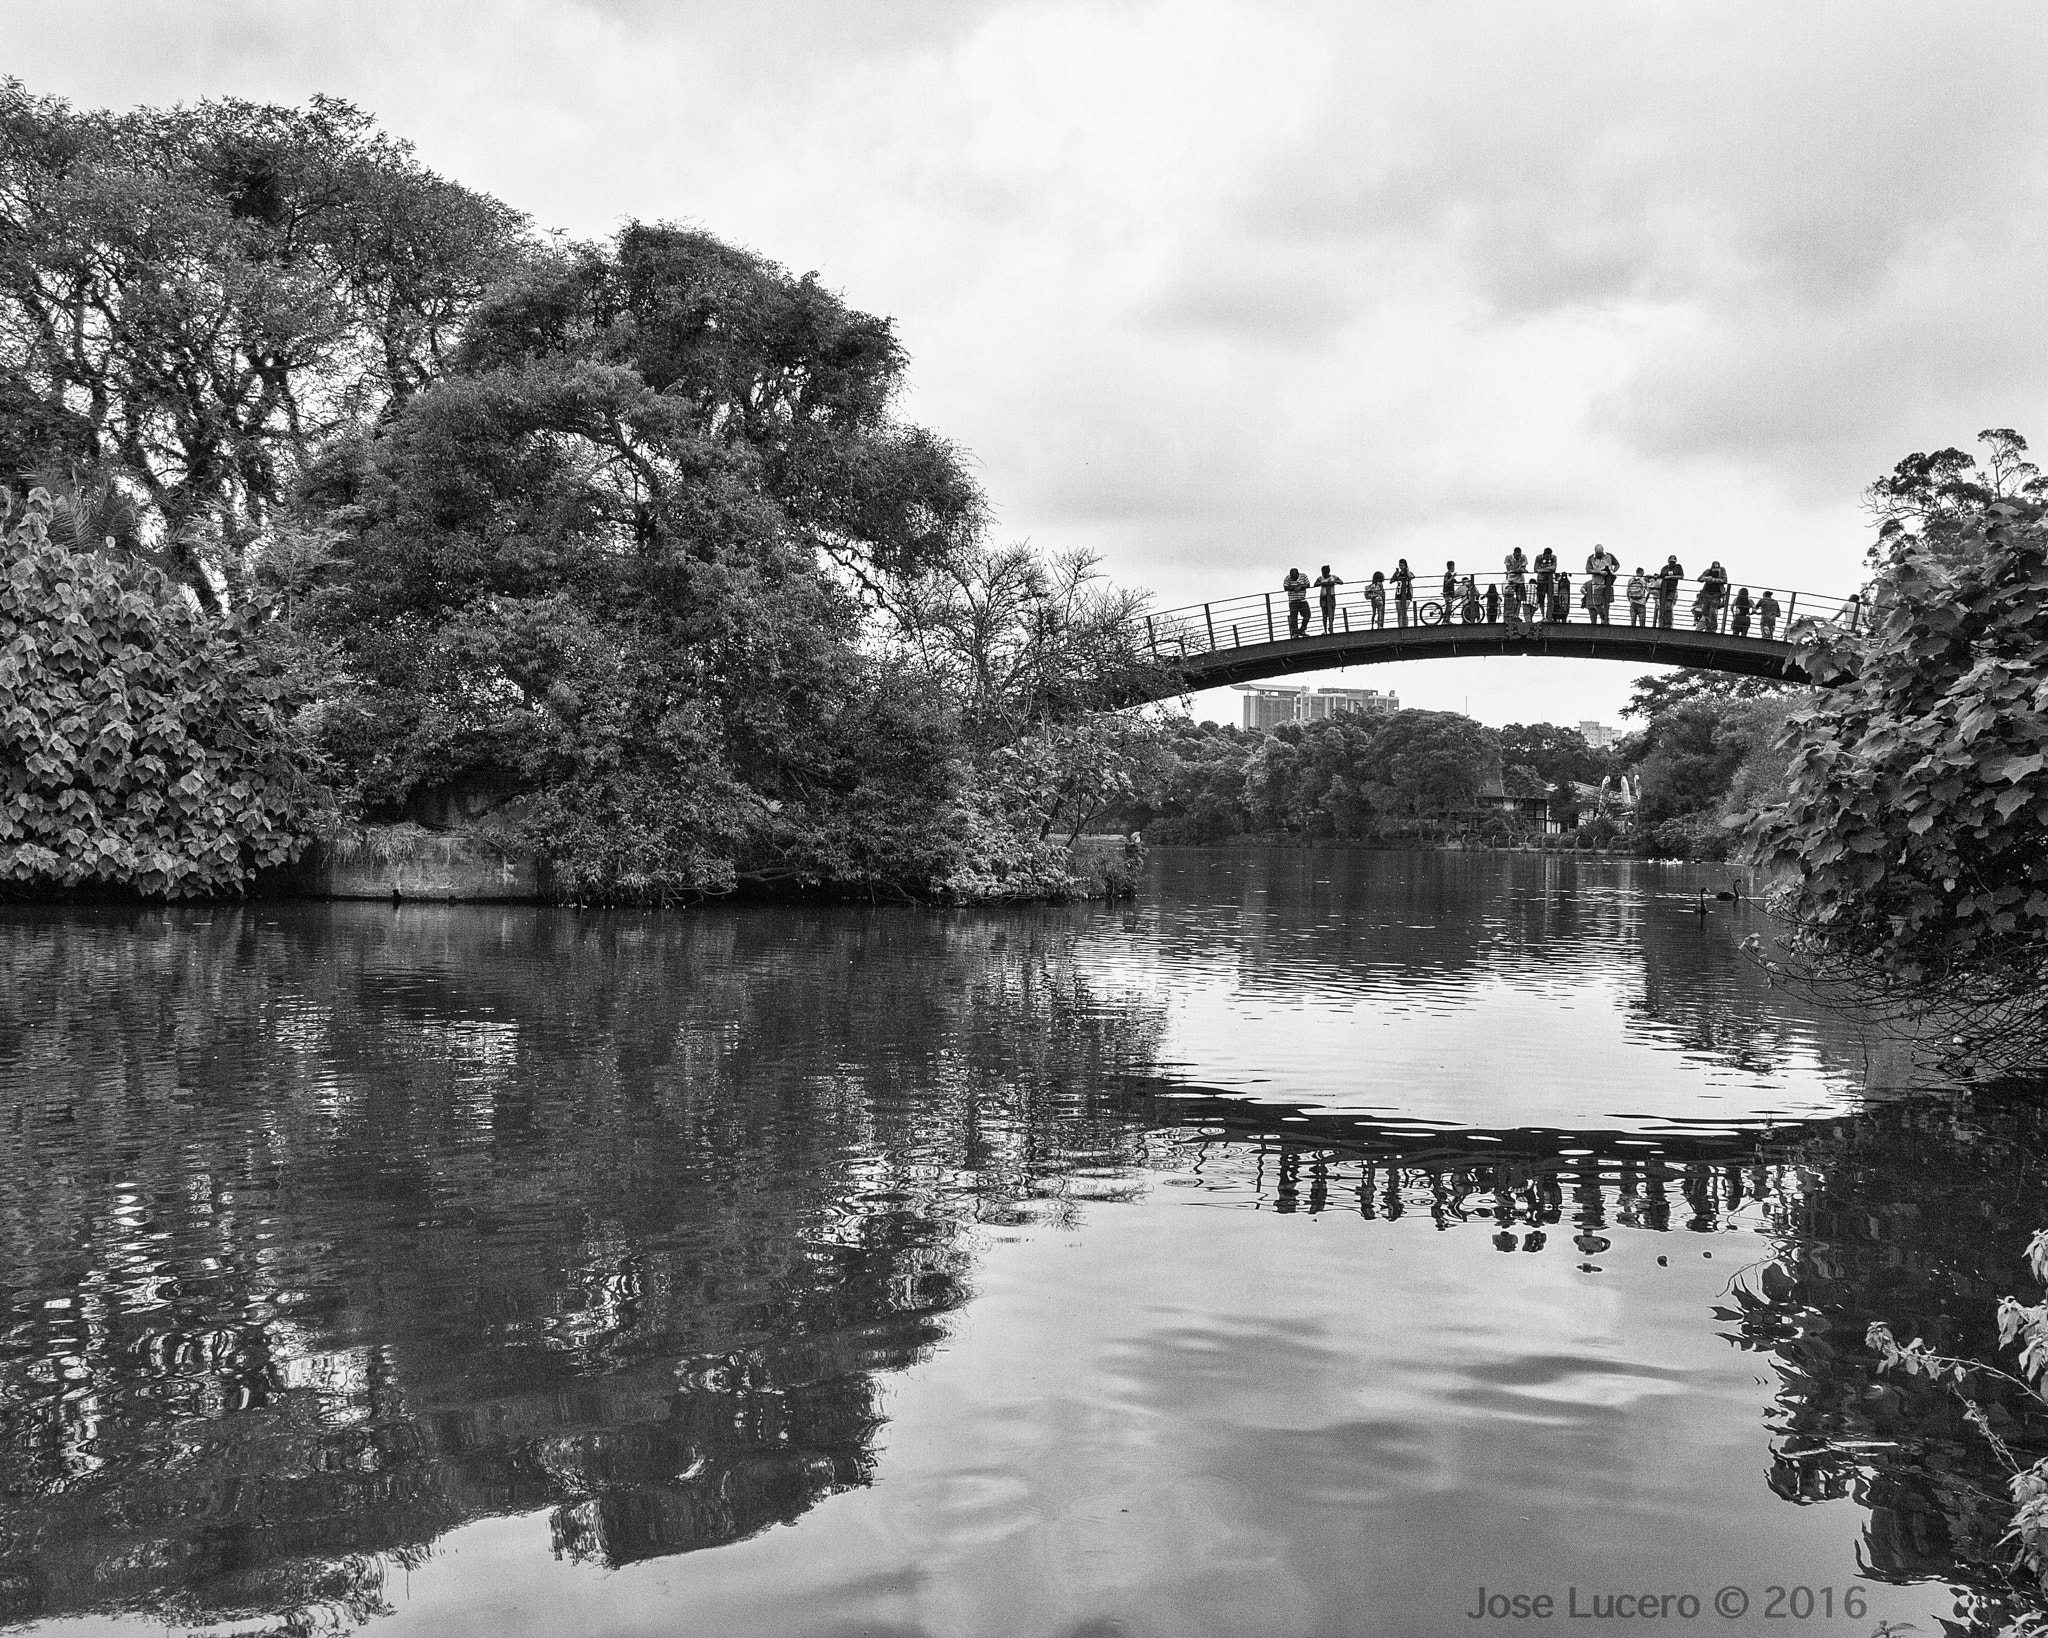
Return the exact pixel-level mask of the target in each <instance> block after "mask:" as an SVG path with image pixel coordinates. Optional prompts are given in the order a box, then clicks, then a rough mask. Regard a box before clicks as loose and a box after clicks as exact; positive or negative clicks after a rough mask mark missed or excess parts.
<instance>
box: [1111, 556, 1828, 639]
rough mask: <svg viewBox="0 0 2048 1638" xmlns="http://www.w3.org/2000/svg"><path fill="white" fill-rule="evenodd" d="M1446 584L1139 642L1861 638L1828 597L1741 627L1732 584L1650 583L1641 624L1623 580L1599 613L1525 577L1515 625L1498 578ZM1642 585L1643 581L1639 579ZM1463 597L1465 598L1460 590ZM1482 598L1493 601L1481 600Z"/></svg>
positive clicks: (1188, 622)
mask: <svg viewBox="0 0 2048 1638" xmlns="http://www.w3.org/2000/svg"><path fill="white" fill-rule="evenodd" d="M1445 578H1446V577H1445V576H1444V575H1442V574H1434V575H1424V574H1421V573H1420V572H1418V573H1417V574H1416V576H1415V579H1414V583H1413V586H1412V589H1411V595H1410V596H1409V597H1408V598H1406V599H1403V598H1401V597H1399V596H1398V595H1397V590H1396V587H1395V584H1394V582H1393V581H1391V580H1389V581H1386V582H1384V583H1383V584H1382V586H1381V588H1380V589H1379V595H1378V597H1377V598H1375V597H1374V595H1373V588H1372V586H1371V584H1370V582H1369V581H1358V580H1347V581H1345V582H1344V583H1343V584H1342V585H1340V586H1339V587H1338V588H1337V596H1336V599H1335V601H1334V603H1333V604H1332V605H1331V607H1330V611H1329V624H1328V626H1327V627H1326V626H1325V625H1324V612H1323V605H1322V601H1321V597H1320V594H1319V593H1318V592H1317V591H1316V589H1315V588H1314V587H1313V586H1311V587H1310V588H1309V594H1308V604H1307V608H1308V627H1307V630H1305V631H1295V630H1293V629H1292V627H1293V624H1294V623H1295V622H1296V621H1298V619H1299V617H1298V616H1292V617H1291V616H1290V614H1289V609H1288V601H1289V600H1288V596H1287V593H1286V592H1285V591H1284V590H1282V589H1281V588H1279V587H1277V586H1276V587H1275V588H1274V589H1273V590H1272V591H1269V592H1253V593H1251V594H1250V595H1249V596H1244V597H1228V598H1221V599H1218V600H1216V601H1214V602H1209V603H1190V604H1188V605H1187V606H1186V607H1184V608H1174V609H1163V610H1159V611H1157V612H1154V613H1150V614H1147V615H1146V616H1145V617H1144V622H1145V630H1144V633H1143V639H1144V641H1145V643H1146V645H1147V646H1148V647H1149V648H1150V649H1151V651H1152V652H1153V653H1154V654H1155V655H1157V656H1158V657H1159V658H1161V659H1164V660H1175V659H1191V658H1194V657H1195V656H1198V655H1202V654H1212V653H1217V652H1220V651H1222V650H1225V649H1232V648H1251V647H1254V646H1256V645H1258V644H1261V643H1284V642H1287V641H1290V640H1291V639H1293V638H1295V637H1320V636H1323V635H1324V634H1325V632H1326V631H1327V632H1329V633H1333V634H1343V633H1346V632H1351V633H1356V632H1366V631H1379V630H1386V631H1394V630H1400V629H1414V628H1422V629H1427V628H1430V627H1436V626H1452V627H1456V626H1474V627H1482V628H1483V627H1485V626H1488V625H1494V626H1500V625H1504V624H1509V623H1513V622H1514V621H1515V620H1517V618H1519V619H1520V621H1521V622H1522V623H1523V624H1525V625H1528V626H1531V627H1542V626H1550V625H1564V624H1571V625H1595V626H1599V625H1614V626H1636V627H1639V628H1640V627H1654V628H1661V629H1665V630H1673V631H1699V632H1714V633H1718V634H1721V635H1725V636H1734V637H1749V638H1752V639H1755V640H1758V641H1773V642H1781V643H1782V642H1796V641H1797V640H1798V638H1799V635H1800V633H1801V631H1802V630H1810V629H1812V628H1814V627H1816V626H1821V625H1832V626H1835V627H1837V628H1839V629H1844V630H1852V631H1853V630H1859V629H1861V627H1862V625H1863V623H1864V621H1865V619H1866V615H1865V612H1864V607H1863V602H1862V598H1861V597H1860V596H1849V597H1835V596H1829V595H1827V594H1825V593H1815V592H1805V591H1789V590H1787V591H1780V590H1779V589H1778V588H1775V587H1770V588H1765V587H1759V586H1751V587H1750V588H1748V589H1749V593H1750V607H1749V612H1748V615H1747V617H1746V618H1745V617H1744V616H1743V615H1742V614H1741V613H1739V612H1738V609H1737V603H1736V599H1737V595H1738V593H1739V592H1740V591H1741V590H1742V589H1743V587H1742V585H1741V583H1740V582H1738V581H1729V582H1727V583H1726V584H1725V585H1723V584H1721V583H1718V582H1709V581H1703V580H1696V579H1694V580H1681V581H1679V582H1678V583H1677V586H1676V588H1675V589H1674V590H1673V591H1672V593H1671V594H1670V595H1669V596H1668V597H1667V596H1666V595H1665V594H1664V593H1663V592H1662V590H1661V583H1660V582H1659V581H1656V580H1649V582H1648V584H1649V595H1648V597H1647V599H1646V601H1645V603H1644V604H1643V606H1642V609H1641V612H1640V617H1638V614H1637V611H1636V609H1635V608H1634V607H1633V606H1632V605H1631V604H1630V602H1629V599H1628V579H1627V577H1621V578H1617V579H1616V581H1615V582H1614V585H1613V587H1612V591H1611V595H1610V598H1609V600H1608V601H1607V603H1606V604H1605V605H1604V606H1601V605H1598V604H1597V603H1595V602H1589V601H1588V600H1587V597H1586V595H1585V592H1586V588H1587V586H1588V584H1589V583H1590V582H1591V580H1592V578H1593V577H1592V576H1590V575H1585V574H1580V573H1576V572H1572V571H1570V570H1567V571H1566V578H1567V589H1566V590H1565V592H1564V596H1563V600H1562V601H1561V602H1560V600H1559V599H1558V597H1557V596H1556V591H1557V588H1556V584H1555V582H1554V581H1553V583H1552V588H1551V589H1552V597H1551V599H1550V601H1549V603H1548V604H1547V605H1543V606H1540V607H1538V606H1535V605H1536V603H1537V597H1536V593H1537V589H1538V579H1537V576H1536V575H1535V574H1534V573H1530V574H1526V575H1524V576H1522V577H1521V584H1522V598H1523V600H1522V607H1521V612H1520V614H1519V616H1517V614H1516V613H1515V612H1514V610H1513V608H1512V597H1511V590H1510V582H1511V580H1512V579H1513V577H1511V576H1510V575H1508V574H1506V573H1505V572H1502V573H1493V574H1474V575H1465V574H1458V575H1455V576H1453V577H1451V578H1452V581H1453V584H1452V586H1451V588H1450V590H1449V595H1448V596H1447V595H1446V588H1445V585H1444V581H1445ZM1646 578H1647V577H1646ZM1468 586H1469V588H1470V595H1469V597H1468V595H1467V587H1468ZM1489 589H1490V590H1491V592H1492V596H1491V597H1489V596H1488V592H1489ZM1766 596H1768V597H1770V598H1771V599H1772V600H1773V602H1774V603H1775V604H1776V608H1775V609H1774V610H1773V612H1772V613H1771V615H1770V617H1769V618H1768V620H1766V617H1765V616H1764V614H1763V612H1762V611H1761V610H1760V608H1759V607H1758V605H1759V604H1761V602H1762V601H1763V599H1764V598H1765V597H1766Z"/></svg>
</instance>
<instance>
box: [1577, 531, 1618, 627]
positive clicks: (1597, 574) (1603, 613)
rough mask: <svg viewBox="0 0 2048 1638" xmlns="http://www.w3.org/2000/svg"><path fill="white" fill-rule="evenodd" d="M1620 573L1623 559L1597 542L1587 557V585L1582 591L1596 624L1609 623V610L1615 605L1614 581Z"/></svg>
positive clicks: (1587, 608) (1588, 612) (1588, 611)
mask: <svg viewBox="0 0 2048 1638" xmlns="http://www.w3.org/2000/svg"><path fill="white" fill-rule="evenodd" d="M1620 574H1621V559H1620V558H1618V557H1616V556H1615V555H1614V554H1613V553H1612V552H1610V551H1609V550H1608V549H1607V548H1606V547H1605V546H1601V545H1599V544H1597V543H1596V544H1595V545H1594V547H1593V553H1592V555H1591V556H1590V557H1588V558H1587V559H1586V580H1587V585H1586V589H1585V591H1584V592H1583V593H1581V597H1582V600H1583V601H1584V603H1585V607H1586V613H1587V615H1588V617H1589V618H1591V620H1592V622H1593V624H1594V625H1596V626H1604V625H1606V624H1607V623H1608V618H1607V614H1608V610H1609V609H1611V608H1613V606H1614V582H1615V580H1616V578H1617V577H1618V576H1619V575H1620Z"/></svg>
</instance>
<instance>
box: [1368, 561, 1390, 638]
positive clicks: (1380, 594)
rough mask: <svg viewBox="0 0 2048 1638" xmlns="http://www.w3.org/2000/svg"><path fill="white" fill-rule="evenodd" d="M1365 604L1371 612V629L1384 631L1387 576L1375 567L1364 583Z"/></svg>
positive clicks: (1385, 623)
mask: <svg viewBox="0 0 2048 1638" xmlns="http://www.w3.org/2000/svg"><path fill="white" fill-rule="evenodd" d="M1365 606H1366V608H1368V609H1369V610H1371V612H1372V629H1373V630H1374V631H1384V630H1385V629H1386V625H1387V577H1386V576H1385V575H1383V574H1381V573H1380V571H1379V570H1377V569H1375V570H1373V572H1372V578H1371V579H1370V580H1368V581H1367V582H1366V583H1365Z"/></svg>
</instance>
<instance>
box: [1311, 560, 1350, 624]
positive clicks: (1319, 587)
mask: <svg viewBox="0 0 2048 1638" xmlns="http://www.w3.org/2000/svg"><path fill="white" fill-rule="evenodd" d="M1343 584H1344V581H1343V578H1342V577H1341V576H1338V575H1334V574H1332V573H1330V565H1329V564H1327V563H1325V564H1324V565H1323V572H1322V573H1321V574H1319V575H1317V576H1316V600H1317V601H1318V602H1320V603H1321V604H1322V606H1323V635H1324V636H1326V637H1327V636H1328V635H1329V634H1330V633H1331V632H1333V631H1335V630H1336V629H1337V588H1338V587H1339V586H1341V585H1343Z"/></svg>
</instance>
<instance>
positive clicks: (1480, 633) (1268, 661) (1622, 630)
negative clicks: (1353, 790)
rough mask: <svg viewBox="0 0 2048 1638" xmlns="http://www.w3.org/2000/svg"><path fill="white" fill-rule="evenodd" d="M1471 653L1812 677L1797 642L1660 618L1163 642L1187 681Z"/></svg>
mask: <svg viewBox="0 0 2048 1638" xmlns="http://www.w3.org/2000/svg"><path fill="white" fill-rule="evenodd" d="M1469 654H1535V655H1549V656H1554V657H1557V658H1568V659H1584V660H1622V661H1626V662H1627V663H1628V664H1630V665H1685V666H1699V667H1702V668H1706V669H1709V670H1714V671H1727V672H1733V673H1735V674H1737V675H1739V676H1745V677H1772V678H1786V679H1789V680H1792V681H1795V682H1803V681H1805V680H1806V673H1805V672H1804V671H1803V670H1801V669H1800V665H1799V658H1798V656H1799V649H1798V647H1797V645H1796V644H1793V643H1788V642H1783V641H1775V640H1766V639H1765V638H1762V637H1733V636H1729V635H1727V634H1725V633H1723V632H1714V631H1681V630H1675V629H1674V630H1664V629H1660V628H1658V627H1656V626H1629V625H1619V626H1595V625H1573V624H1559V625H1544V626H1537V627H1535V628H1534V629H1533V631H1531V630H1526V629H1525V630H1521V631H1514V632H1511V631H1510V630H1509V629H1508V628H1507V627H1506V626H1505V625H1488V624H1486V623H1484V622H1481V623H1479V624H1477V625H1442V626H1409V627H1406V628H1405V629H1403V628H1399V627H1393V628H1389V629H1387V630H1383V631H1337V632H1331V633H1330V634H1329V635H1327V636H1325V635H1323V634H1321V633H1316V634H1315V635H1313V636H1308V637H1295V638H1282V639H1281V640H1279V641H1278V642H1264V643H1244V644H1241V645H1238V644H1233V645H1231V646H1229V647H1222V648H1216V649H1211V650H1209V651H1208V652H1206V653H1193V654H1188V655H1186V656H1185V657H1182V656H1180V655H1176V654H1172V653H1170V652H1168V651H1167V650H1165V649H1164V648H1162V650H1161V652H1160V658H1161V659H1162V660H1164V661H1165V662H1166V663H1167V664H1169V665H1170V666H1171V667H1172V668H1173V669H1174V670H1175V671H1177V672H1178V673H1179V674H1180V676H1181V678H1182V679H1183V681H1184V682H1185V684H1186V686H1187V687H1188V688H1189V689H1191V690H1192V689H1200V688H1218V687H1222V686H1224V685H1226V684H1229V683H1248V682H1257V681H1259V680H1260V679H1261V678H1264V677H1281V676H1286V675H1287V674H1289V673H1290V672H1296V671H1326V670H1335V669H1336V668H1337V667H1339V666H1352V665H1377V664H1386V663H1388V662H1391V661H1395V660H1425V659H1443V658H1446V657H1448V656H1452V655H1469Z"/></svg>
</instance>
